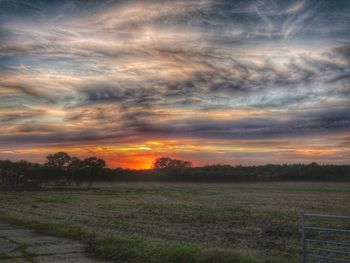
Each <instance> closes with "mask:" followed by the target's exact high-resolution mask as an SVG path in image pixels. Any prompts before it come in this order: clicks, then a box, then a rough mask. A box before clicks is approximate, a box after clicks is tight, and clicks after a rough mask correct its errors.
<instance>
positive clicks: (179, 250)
mask: <svg viewBox="0 0 350 263" xmlns="http://www.w3.org/2000/svg"><path fill="white" fill-rule="evenodd" d="M0 219H1V220H2V221H4V222H7V223H10V224H15V225H20V226H22V227H26V228H31V229H35V230H37V231H39V232H42V233H46V234H51V235H55V236H60V237H65V238H71V239H74V240H78V241H80V242H83V243H86V244H87V245H89V247H90V249H91V250H92V251H93V252H95V253H96V254H98V255H100V256H105V257H108V258H112V259H115V260H116V261H118V262H119V261H120V262H139V263H143V262H152V263H158V262H159V263H161V262H169V263H171V262H185V263H197V262H198V263H199V262H201V263H202V262H203V263H211V262H212V263H214V262H215V263H229V262H230V263H270V262H278V261H271V260H264V261H259V260H257V259H254V258H252V257H249V256H247V255H242V254H240V253H236V252H233V251H231V250H223V249H206V248H203V247H200V246H198V245H193V244H177V243H172V242H160V241H153V240H147V239H144V238H139V237H132V236H130V237H125V236H117V235H112V234H108V233H103V232H95V231H91V230H89V229H88V228H86V227H83V226H80V225H67V224H63V223H59V222H51V221H34V220H28V219H23V218H18V217H15V216H0ZM24 251H25V249H24ZM279 262H281V261H279Z"/></svg>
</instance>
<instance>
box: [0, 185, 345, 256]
mask: <svg viewBox="0 0 350 263" xmlns="http://www.w3.org/2000/svg"><path fill="white" fill-rule="evenodd" d="M0 198H1V199H0V214H2V215H11V216H14V217H18V218H21V217H22V218H23V217H25V218H26V219H30V220H34V221H38V222H39V221H45V222H55V223H63V224H72V225H78V226H83V227H84V228H87V229H91V230H93V231H98V232H102V233H110V234H112V235H115V236H124V237H125V236H128V237H141V238H143V239H147V240H151V241H156V242H157V241H167V242H171V243H181V244H198V245H199V246H201V247H204V248H213V247H219V248H223V249H226V250H234V251H240V252H241V253H243V254H249V255H251V256H256V257H259V258H261V257H263V258H273V257H279V258H292V259H293V258H295V262H296V258H297V254H298V246H299V234H298V216H299V214H300V213H302V212H305V211H307V212H320V213H328V214H346V215H349V214H350V207H349V205H348V200H349V199H350V184H349V183H300V182H298V183H251V184H234V183H229V184H227V183H226V184H193V183H186V184H184V183H118V184H117V183H116V184H100V185H96V188H95V189H73V190H65V191H57V190H53V191H42V192H18V193H16V192H2V193H0ZM292 262H293V260H292Z"/></svg>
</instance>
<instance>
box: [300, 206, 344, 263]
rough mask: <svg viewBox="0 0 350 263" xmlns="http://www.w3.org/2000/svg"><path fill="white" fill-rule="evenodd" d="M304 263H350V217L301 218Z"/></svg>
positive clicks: (302, 216) (314, 215) (306, 214)
mask: <svg viewBox="0 0 350 263" xmlns="http://www.w3.org/2000/svg"><path fill="white" fill-rule="evenodd" d="M300 231H301V235H302V240H301V242H302V262H303V263H333V262H343V263H350V216H334V215H322V214H313V213H304V214H302V215H301V217H300Z"/></svg>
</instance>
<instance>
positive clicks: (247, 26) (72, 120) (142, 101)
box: [0, 0, 350, 168]
mask: <svg viewBox="0 0 350 263" xmlns="http://www.w3.org/2000/svg"><path fill="white" fill-rule="evenodd" d="M62 150H63V151H66V152H68V153H70V154H72V155H77V156H80V157H84V156H91V155H96V156H98V157H100V158H104V159H105V160H107V163H108V165H109V166H111V167H118V166H121V167H129V168H147V167H149V166H150V164H151V163H152V160H153V159H154V158H155V157H160V156H169V157H174V158H182V159H188V160H192V161H193V162H194V163H195V165H204V164H212V163H225V164H233V165H235V164H243V165H250V164H265V163H301V162H302V163H308V162H314V161H315V162H319V163H349V160H350V1H348V0H343V1H341V0H328V1H326V0H317V1H316V0H315V1H308V0H305V1H303V0H297V1H282V0H275V1H273V0H266V1H258V0H254V1H247V0H244V1H219V0H212V1H211V0H205V1H199V0H197V1H186V0H183V1H147V0H143V1H86V0H84V1H83V0H81V1H78V0H65V1H29V0H28V1H25V0H22V1H16V0H0V159H11V160H18V159H27V160H30V161H38V162H42V161H43V160H44V157H45V155H47V154H49V153H52V152H56V151H62Z"/></svg>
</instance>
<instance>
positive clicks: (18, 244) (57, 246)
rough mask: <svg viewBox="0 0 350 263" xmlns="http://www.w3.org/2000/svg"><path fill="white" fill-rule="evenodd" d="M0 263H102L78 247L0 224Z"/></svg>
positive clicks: (66, 240)
mask: <svg viewBox="0 0 350 263" xmlns="http://www.w3.org/2000/svg"><path fill="white" fill-rule="evenodd" d="M0 262H1V263H10V262H11V263H47V262H50V263H73V262H74V263H97V262H99V263H102V262H110V261H107V260H102V259H98V258H95V257H93V255H91V254H89V253H88V252H87V251H86V246H85V245H84V244H82V243H79V242H76V241H72V240H69V239H64V238H59V237H54V236H48V235H42V234H39V233H37V232H35V231H33V230H29V229H24V228H20V227H15V226H12V225H8V224H2V223H0Z"/></svg>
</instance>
